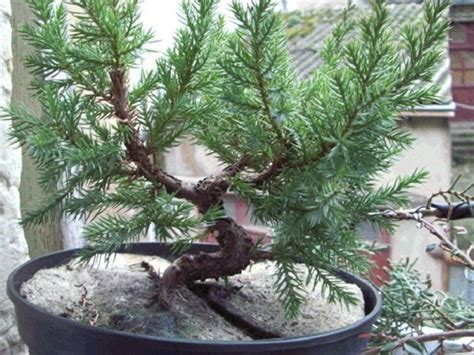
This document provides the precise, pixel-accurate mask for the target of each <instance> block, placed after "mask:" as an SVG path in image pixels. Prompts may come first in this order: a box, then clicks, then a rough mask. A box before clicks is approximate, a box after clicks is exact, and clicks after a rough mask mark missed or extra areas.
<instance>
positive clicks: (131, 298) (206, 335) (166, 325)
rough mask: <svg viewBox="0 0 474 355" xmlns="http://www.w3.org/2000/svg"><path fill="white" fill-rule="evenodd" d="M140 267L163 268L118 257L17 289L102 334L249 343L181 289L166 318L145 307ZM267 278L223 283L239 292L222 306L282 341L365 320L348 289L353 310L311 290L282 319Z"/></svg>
mask: <svg viewBox="0 0 474 355" xmlns="http://www.w3.org/2000/svg"><path fill="white" fill-rule="evenodd" d="M142 261H145V262H148V263H149V264H151V265H152V266H153V267H154V268H155V269H156V270H157V271H158V272H160V271H161V272H163V271H164V269H165V268H166V267H167V266H168V265H169V264H170V262H169V261H168V260H166V259H163V258H159V257H151V256H141V255H132V254H118V255H117V256H116V258H115V259H114V260H113V261H112V262H110V263H109V264H106V263H105V262H104V261H103V260H101V261H100V262H96V263H95V264H94V265H92V266H83V265H80V264H79V263H78V262H77V260H73V261H71V262H70V263H68V264H67V265H63V266H60V267H56V268H52V269H44V270H40V271H38V272H37V273H36V274H35V275H34V276H33V278H32V279H30V280H28V281H27V282H25V283H24V284H23V285H22V286H21V294H22V296H23V297H25V298H26V299H27V300H28V301H29V302H31V303H33V304H36V305H37V306H39V307H41V308H43V309H45V310H46V311H48V312H50V313H53V314H56V315H59V316H63V317H67V318H70V319H73V320H76V321H79V322H83V323H88V324H94V325H97V326H100V327H105V328H113V329H117V330H123V331H128V332H134V333H142V334H147V335H154V336H165V337H181V338H190V339H202V340H204V339H208V340H246V339H247V340H248V339H250V338H249V336H247V335H246V334H245V332H244V331H242V330H240V329H238V328H236V327H234V326H233V325H232V324H230V323H229V322H227V321H226V320H224V319H223V318H222V317H221V316H220V315H218V314H217V313H215V312H214V311H213V310H212V309H211V308H209V306H208V305H207V303H206V302H205V301H204V300H202V299H201V298H199V297H197V296H195V295H194V294H193V293H192V292H190V291H188V290H187V289H186V290H181V291H180V293H179V295H178V296H177V297H176V300H174V301H173V312H168V311H164V310H163V309H161V308H160V306H159V305H158V304H157V303H154V304H152V302H150V300H151V298H152V296H153V291H154V289H155V285H154V284H153V283H152V281H151V280H150V279H149V277H148V274H147V273H146V272H145V271H144V269H143V268H142V267H141V262H142ZM302 272H303V271H302ZM273 273H274V266H273V264H272V263H270V262H267V263H261V264H256V265H253V266H252V267H251V268H249V269H247V270H245V271H244V272H243V273H242V274H241V275H238V276H234V277H231V278H230V282H231V284H232V285H233V286H237V287H242V288H241V289H240V291H238V292H232V293H230V294H229V296H228V299H227V301H228V302H230V303H231V304H232V305H235V306H236V307H238V308H239V309H241V310H242V311H243V312H244V313H245V314H248V315H251V316H252V319H253V320H254V321H255V322H256V323H257V324H259V325H261V327H262V328H263V329H268V330H274V331H278V332H279V333H281V334H284V335H285V336H298V335H307V334H315V333H319V332H324V331H329V330H333V329H337V328H341V327H345V326H347V325H349V324H352V323H354V322H356V321H357V320H359V319H361V318H363V317H364V302H363V298H362V293H361V291H360V290H359V288H358V287H357V286H355V285H350V284H347V288H348V290H349V291H351V292H353V293H354V294H355V295H356V296H357V297H358V298H359V300H360V302H359V303H358V305H356V306H353V307H350V308H349V309H347V308H345V307H342V306H340V305H338V304H328V303H327V302H326V299H325V297H323V296H322V295H321V292H320V289H319V287H316V289H315V290H314V291H313V292H309V296H308V301H307V303H306V304H305V305H304V306H303V308H302V313H301V315H300V317H299V318H298V319H295V320H290V321H289V320H287V319H286V318H285V316H284V312H283V309H282V307H281V306H280V304H279V302H278V300H277V297H276V295H275V294H274V293H273V289H272V286H273V277H272V274H273ZM150 304H152V305H151V306H150ZM177 314H179V317H176V315H177Z"/></svg>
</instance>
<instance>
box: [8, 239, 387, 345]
mask: <svg viewBox="0 0 474 355" xmlns="http://www.w3.org/2000/svg"><path fill="white" fill-rule="evenodd" d="M160 246H161V247H166V248H169V249H170V246H171V244H170V243H160V242H141V243H127V244H124V245H123V246H122V247H121V248H120V250H119V251H118V252H117V253H131V254H138V255H157V254H156V253H148V254H146V253H144V252H143V251H145V250H146V249H149V248H150V247H151V248H153V247H155V248H156V247H160ZM134 248H138V249H144V250H141V251H142V252H140V251H136V250H134ZM130 249H132V250H130ZM203 249H204V250H206V251H212V250H217V245H216V244H211V243H194V244H193V246H192V249H191V252H192V251H193V250H195V251H199V250H203ZM80 250H81V248H77V249H69V250H62V251H57V252H53V253H49V254H46V255H43V256H40V257H38V258H34V259H31V260H29V261H27V262H26V263H23V264H22V265H20V266H18V267H17V268H16V269H15V270H13V271H12V272H11V273H10V275H9V277H8V280H7V295H8V297H9V298H10V300H11V301H12V302H13V303H14V305H15V307H17V306H22V307H25V308H29V309H30V310H31V312H32V313H34V315H35V316H39V317H44V318H46V320H47V321H48V320H54V321H55V322H61V323H64V325H65V326H69V327H77V328H79V329H82V330H84V331H90V332H92V331H93V332H95V333H96V334H98V335H99V334H100V335H103V336H119V337H131V338H135V339H136V340H140V339H142V340H144V341H154V342H161V343H163V344H165V343H167V344H170V345H171V344H176V343H179V344H182V345H189V346H190V347H201V346H205V347H208V346H209V345H212V346H226V347H228V346H229V345H232V346H237V347H239V348H242V349H243V348H246V347H252V348H253V349H255V347H256V346H257V347H260V346H261V347H262V348H265V349H267V350H268V349H269V346H270V347H271V346H272V345H274V346H278V347H279V346H282V345H285V346H286V347H287V348H291V347H292V345H294V346H295V347H296V346H298V347H301V346H302V345H307V346H312V345H314V344H326V343H331V342H334V341H337V340H339V339H345V338H348V337H350V336H353V335H355V334H359V333H360V329H362V328H363V327H364V325H365V324H372V323H373V322H374V321H375V318H376V317H377V316H378V314H379V313H380V311H381V308H382V298H381V295H380V293H379V292H378V291H377V289H376V288H375V287H374V286H373V285H372V284H370V283H369V282H368V281H366V280H364V279H362V278H360V277H358V276H356V275H353V274H350V273H347V272H344V271H340V270H338V271H337V273H338V274H339V276H341V277H342V278H343V279H344V280H345V281H346V282H349V283H355V284H357V286H358V287H359V288H361V286H363V287H364V288H365V289H366V290H364V289H362V288H361V291H362V292H363V296H364V302H365V303H366V304H367V301H366V298H367V297H368V294H367V293H368V292H369V293H371V294H372V296H373V297H374V298H375V305H374V307H373V309H372V310H371V311H370V312H369V314H366V315H365V317H363V318H362V319H360V320H358V321H357V322H354V323H352V324H350V325H348V326H345V327H342V328H338V329H335V330H331V331H327V332H322V333H317V334H313V335H303V336H293V337H286V338H273V339H260V340H197V339H188V338H166V337H159V336H150V335H145V334H136V333H129V332H125V331H120V330H113V329H107V328H102V327H96V326H92V325H89V324H83V323H80V322H78V321H74V320H71V319H68V318H65V317H61V316H57V315H54V314H52V313H49V312H47V311H45V310H43V309H42V308H40V307H39V306H37V305H35V304H33V303H31V302H29V301H27V300H26V299H25V298H24V297H22V296H21V294H20V292H19V290H20V287H21V285H22V284H23V282H25V281H27V280H28V279H29V278H31V276H32V275H33V274H34V273H36V272H37V271H39V270H41V269H46V268H50V267H54V265H56V266H59V265H63V264H65V263H66V262H67V261H69V260H70V259H71V258H72V257H74V256H76V255H77V253H78V251H80ZM187 252H189V250H188V251H187ZM50 259H58V260H59V261H56V262H55V263H53V264H52V265H51V266H48V267H39V268H38V267H36V264H41V263H43V262H45V261H47V260H50ZM25 269H32V270H34V272H30V273H29V275H30V276H29V278H21V279H18V278H19V277H20V276H18V274H19V273H20V272H26V271H25Z"/></svg>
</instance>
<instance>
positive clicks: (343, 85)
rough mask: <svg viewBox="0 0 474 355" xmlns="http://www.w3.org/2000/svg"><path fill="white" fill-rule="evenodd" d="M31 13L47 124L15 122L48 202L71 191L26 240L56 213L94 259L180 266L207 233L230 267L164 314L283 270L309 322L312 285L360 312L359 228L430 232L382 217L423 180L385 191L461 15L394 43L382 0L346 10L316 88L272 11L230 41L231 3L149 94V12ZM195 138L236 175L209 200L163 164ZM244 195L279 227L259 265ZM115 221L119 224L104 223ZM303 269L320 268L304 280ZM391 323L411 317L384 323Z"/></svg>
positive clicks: (205, 257)
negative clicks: (240, 216) (145, 252)
mask: <svg viewBox="0 0 474 355" xmlns="http://www.w3.org/2000/svg"><path fill="white" fill-rule="evenodd" d="M28 3H29V4H30V6H31V8H32V10H33V12H34V14H35V16H36V21H35V24H34V25H32V26H27V27H25V28H24V30H23V34H24V36H25V37H26V38H27V40H28V41H29V43H30V44H31V45H32V46H33V47H34V49H35V53H34V54H33V55H31V56H29V57H28V58H27V61H26V63H27V65H28V67H29V68H30V70H31V71H32V72H33V73H34V74H35V75H36V79H35V80H34V82H33V83H32V89H33V92H34V94H35V95H36V96H37V98H38V99H39V101H40V102H41V105H42V114H41V115H40V116H38V115H35V114H33V113H32V112H31V111H29V110H28V109H27V108H25V107H22V106H9V107H7V108H6V109H5V112H4V116H5V117H6V118H7V119H10V120H11V121H12V123H13V125H12V127H13V129H12V131H11V136H12V139H13V141H14V142H16V143H18V144H20V145H22V146H24V147H25V148H26V150H27V152H28V153H29V154H30V155H31V156H32V157H33V159H34V160H35V161H36V163H37V166H38V169H39V170H40V172H41V174H42V178H41V181H40V182H41V183H42V185H44V186H47V187H51V186H52V187H55V188H57V187H58V186H59V188H57V190H56V192H55V193H54V194H52V195H51V196H49V197H47V198H46V199H45V200H44V201H41V202H40V203H39V204H38V206H37V208H35V209H34V210H32V211H29V212H28V213H27V214H26V215H25V216H24V218H23V220H22V223H23V225H24V226H25V227H28V225H30V224H38V223H42V222H44V221H45V220H47V218H48V216H49V213H50V211H51V210H52V209H53V208H54V207H57V206H60V208H61V211H62V213H63V214H64V215H68V216H72V217H75V218H86V220H87V221H88V224H87V226H86V227H85V230H84V236H85V238H86V240H87V242H88V245H89V247H88V248H86V249H85V250H84V252H83V254H82V256H83V258H84V259H89V258H92V257H94V256H95V255H97V254H107V255H112V254H113V253H114V252H116V251H117V249H118V248H119V247H120V246H121V245H122V244H123V243H125V242H129V241H135V240H137V239H139V238H140V237H141V236H143V235H144V234H146V233H148V232H149V231H150V230H152V231H153V233H154V235H155V236H156V238H157V239H158V240H160V241H166V242H174V243H175V245H177V248H179V249H180V250H183V249H185V248H186V247H187V246H189V245H190V244H191V243H192V242H194V241H196V240H198V239H199V238H200V237H202V236H203V235H209V234H211V235H213V236H214V237H215V239H216V240H217V242H218V244H219V246H220V251H218V252H215V253H200V254H198V255H187V254H184V255H183V256H181V257H179V258H178V259H176V260H175V261H174V263H173V264H172V265H171V266H170V267H169V268H168V269H167V270H166V271H165V272H164V273H163V274H162V275H160V276H158V275H156V277H157V278H159V280H160V281H159V282H160V285H161V288H160V293H161V294H160V297H161V298H162V300H163V301H164V304H166V303H169V302H172V301H173V295H175V292H176V291H177V290H179V289H180V288H183V287H188V286H190V285H192V284H193V283H194V282H196V281H199V280H206V279H217V278H224V279H225V278H226V277H228V276H231V275H235V274H238V273H240V272H241V271H242V270H244V269H245V268H246V267H247V266H248V265H250V264H251V263H252V262H256V261H259V260H266V259H270V258H271V259H273V260H275V262H276V265H277V282H276V285H275V289H276V291H277V292H278V294H279V297H280V300H281V302H282V304H283V306H284V308H285V310H286V312H287V314H288V316H295V315H296V314H297V313H298V311H299V308H300V305H301V304H302V303H303V302H304V301H305V298H306V293H305V287H304V286H305V284H316V283H320V284H322V286H323V290H324V291H325V292H326V294H327V295H328V299H329V301H333V302H336V301H337V302H342V303H346V304H350V303H354V302H355V299H354V296H353V295H352V294H351V293H348V292H347V291H346V290H345V289H344V287H343V286H342V285H341V281H340V280H339V278H338V277H337V274H336V272H335V268H336V267H338V268H344V269H348V270H350V271H353V272H356V273H362V272H365V271H367V270H368V269H369V268H370V263H369V262H368V261H367V260H366V258H365V257H364V256H362V255H361V253H360V248H361V243H360V241H359V239H358V237H357V234H356V226H357V225H358V224H359V223H361V222H366V221H368V222H370V223H373V224H375V225H378V226H380V227H383V228H391V227H393V224H392V220H393V219H415V220H417V221H418V222H419V223H422V224H423V225H424V226H425V227H426V226H428V224H427V223H425V222H424V220H421V219H420V217H419V214H410V213H408V214H407V213H405V214H403V213H402V212H403V210H390V211H382V212H377V213H372V212H373V211H379V210H381V209H383V208H384V207H385V206H392V205H395V206H403V205H406V204H408V202H409V199H408V198H407V196H406V192H407V190H408V189H409V188H412V187H413V186H416V184H417V183H419V182H421V181H422V180H423V179H424V177H425V176H426V173H425V172H423V171H415V172H413V174H411V175H408V176H405V177H401V178H399V179H397V180H396V181H395V182H394V183H391V184H386V185H383V186H382V187H378V185H377V181H378V179H379V177H380V174H381V173H383V172H384V171H386V170H388V169H389V168H390V167H391V166H392V164H393V161H394V158H395V157H396V156H397V155H398V154H399V153H400V152H401V151H403V149H404V148H406V147H407V146H409V144H410V143H411V141H412V138H411V137H410V136H409V134H408V133H407V132H405V131H404V130H403V129H401V128H400V126H399V124H398V113H399V112H400V111H401V110H407V109H411V108H413V107H415V106H417V105H422V104H429V103H432V102H433V101H435V100H436V93H437V88H436V87H434V86H433V85H431V80H432V77H433V74H434V71H435V68H436V66H437V64H438V62H439V60H440V58H441V56H442V51H443V47H442V43H443V42H444V40H445V38H446V32H447V29H448V23H447V21H446V19H445V15H444V14H445V12H446V10H447V8H448V6H449V1H447V0H433V1H427V2H426V3H425V4H424V19H423V21H422V22H421V23H414V24H409V25H406V26H404V27H403V28H402V29H401V30H400V33H399V34H397V35H396V36H395V35H394V34H393V32H392V31H391V30H390V29H389V23H390V21H391V19H390V16H389V11H388V10H387V6H386V2H385V1H381V0H377V1H372V2H371V11H370V12H369V14H368V15H366V16H363V17H360V18H359V19H355V18H354V17H351V16H349V13H350V12H351V11H354V8H353V7H352V6H350V7H349V8H348V9H347V10H346V11H345V13H344V15H343V18H342V20H341V22H340V24H339V25H338V26H336V27H335V30H334V31H333V34H332V35H331V36H330V37H329V38H328V39H327V40H326V42H325V45H324V47H323V49H322V50H321V52H320V53H319V55H320V56H321V59H322V60H323V65H322V66H321V67H320V68H319V69H317V70H316V71H315V72H314V73H313V74H312V75H311V76H310V77H309V78H308V79H306V80H299V79H298V78H297V75H296V73H295V72H294V70H293V68H292V64H291V60H290V58H289V54H288V51H287V42H286V33H285V25H284V23H283V21H282V18H281V16H280V15H279V14H278V13H276V12H275V11H274V6H273V5H272V3H271V1H270V0H254V1H253V2H252V4H251V5H250V6H248V7H244V6H243V5H242V4H240V3H239V2H238V1H234V2H233V3H232V12H233V14H234V17H235V20H236V23H237V29H236V30H235V31H233V32H226V31H225V30H224V29H223V26H222V21H221V20H219V19H218V18H217V16H216V15H215V8H216V4H217V0H199V1H198V0H195V1H183V3H182V4H183V5H182V19H183V27H182V28H181V29H180V30H179V31H178V33H177V35H176V36H175V42H174V46H172V48H170V49H169V50H168V51H167V52H166V55H165V56H163V57H162V58H160V59H159V60H158V61H157V63H156V67H155V68H154V69H153V70H151V71H150V72H143V73H142V76H141V79H140V80H139V81H138V82H137V83H131V82H130V79H129V75H130V71H131V70H133V69H134V68H135V67H136V66H137V65H138V63H139V59H140V57H141V56H142V55H144V53H145V52H146V45H147V43H148V42H149V41H151V40H152V38H153V35H152V33H150V32H149V31H147V30H145V29H144V28H143V27H142V26H141V24H140V21H139V2H138V0H123V1H119V0H71V3H72V4H73V5H75V6H77V7H78V8H80V9H81V11H78V12H77V13H76V14H75V15H76V22H75V23H74V24H72V25H71V26H70V27H68V24H67V18H66V17H67V14H66V10H65V7H64V6H63V5H59V6H55V4H54V3H55V1H53V0H28ZM185 137H193V139H194V141H195V143H196V144H200V145H203V146H204V147H206V148H207V149H209V151H210V152H212V153H213V154H214V155H215V156H216V157H218V159H219V160H220V162H221V164H222V166H223V170H222V172H221V173H220V174H218V175H215V176H208V177H205V178H204V179H202V180H200V181H199V182H197V183H185V182H183V181H181V180H180V179H178V178H177V177H175V176H172V175H170V174H169V173H167V172H166V171H165V170H164V168H163V166H161V165H160V164H159V161H158V160H157V159H156V157H157V156H160V155H161V154H163V153H164V152H166V151H167V150H169V149H170V148H171V147H173V146H175V145H177V144H179V142H180V141H181V140H182V139H184V138H185ZM230 190H231V191H233V192H235V193H236V194H237V195H238V196H239V197H240V198H242V199H244V200H246V201H247V202H248V203H249V205H252V206H253V207H254V217H255V218H256V219H258V220H259V221H261V222H262V223H264V224H266V225H268V226H269V227H271V228H272V232H273V233H272V243H271V244H270V245H268V246H265V248H264V249H263V250H262V249H259V248H258V247H259V245H258V243H255V242H254V241H253V240H252V238H251V237H250V236H249V235H248V233H247V232H246V231H245V230H244V229H243V228H242V227H241V226H240V225H238V224H237V223H236V222H235V221H234V220H233V219H232V218H231V217H230V216H228V215H227V214H226V211H225V210H224V207H223V206H224V203H223V197H224V194H225V193H226V192H227V191H230ZM108 208H112V209H113V210H114V211H116V213H113V214H110V215H103V214H101V212H102V211H104V210H105V209H108ZM430 208H431V206H430V205H428V206H427V209H428V210H429V209H430ZM196 211H197V213H195V212H196ZM125 212H127V213H125ZM418 212H419V211H417V213H418ZM403 216H405V217H407V216H410V218H401V217H403ZM413 216H415V217H413ZM387 217H389V218H387ZM411 217H413V218H411ZM445 244H446V243H444V244H443V245H445ZM451 250H452V251H453V252H454V251H455V250H454V249H453V248H451ZM455 254H458V255H459V253H458V251H456V252H455ZM465 261H466V260H465ZM466 262H467V261H466ZM297 263H303V264H305V265H306V266H307V267H308V270H309V276H308V277H307V278H305V279H302V278H301V275H299V274H298V271H297V267H296V264H297ZM394 270H398V269H394ZM412 281H415V283H416V279H414V280H412ZM390 287H392V286H390V285H389V286H387V288H386V289H385V291H384V292H385V293H386V294H387V295H389V299H390V300H393V302H397V301H396V300H397V298H396V297H395V296H394V295H395V294H396V292H399V291H400V290H405V288H401V289H399V288H396V290H397V291H392V289H391V288H390ZM393 287H394V286H393ZM417 287H418V286H417ZM417 290H418V289H417ZM413 292H415V291H413ZM416 292H418V291H416ZM426 292H428V291H426ZM426 292H425V293H426ZM426 297H428V295H427V296H426ZM420 302H423V301H422V300H421V301H420ZM410 307H411V306H410ZM423 309H424V308H423ZM423 309H421V310H420V312H422V313H423ZM401 311H402V310H400V312H401ZM420 314H421V313H420ZM384 317H385V318H386V319H387V320H390V321H392V320H393V319H392V318H394V317H398V313H390V310H389V309H388V310H386V313H385V314H384ZM403 319H407V320H408V321H411V320H412V319H414V318H403ZM410 325H412V324H411V323H410ZM388 326H389V327H392V324H390V325H388ZM379 327H380V325H379ZM380 329H382V330H381V333H380V334H382V333H384V332H385V331H388V332H390V331H393V328H387V329H385V328H380ZM397 329H398V328H397ZM415 329H416V328H415ZM375 344H378V343H375Z"/></svg>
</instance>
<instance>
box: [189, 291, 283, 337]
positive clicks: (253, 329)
mask: <svg viewBox="0 0 474 355" xmlns="http://www.w3.org/2000/svg"><path fill="white" fill-rule="evenodd" d="M192 291H193V292H194V293H195V294H196V295H198V296H199V297H201V298H202V299H203V300H204V301H206V303H207V304H208V305H209V307H210V308H211V309H212V310H214V311H215V312H216V313H217V314H219V315H220V316H221V317H222V318H224V319H225V320H226V321H228V322H229V323H230V324H232V325H233V326H234V327H236V328H238V329H240V330H241V331H243V332H244V333H245V334H246V335H247V336H249V337H251V338H252V339H254V340H259V339H272V338H282V337H283V335H282V334H281V333H280V332H278V331H276V330H272V329H264V328H262V327H261V326H260V325H259V324H258V322H257V321H256V320H255V319H253V317H252V315H250V314H245V313H243V312H242V311H241V310H239V309H238V308H237V307H235V306H234V305H233V304H232V303H231V302H229V298H230V297H232V294H233V293H235V292H238V291H239V289H234V288H227V287H223V286H221V285H218V284H209V283H206V284H204V283H201V284H196V285H195V286H194V287H193V289H192Z"/></svg>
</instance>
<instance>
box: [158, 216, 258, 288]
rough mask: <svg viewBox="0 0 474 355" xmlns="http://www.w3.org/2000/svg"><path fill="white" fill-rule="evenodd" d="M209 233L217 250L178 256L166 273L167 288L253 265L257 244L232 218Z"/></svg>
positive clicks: (228, 273) (223, 274)
mask: <svg viewBox="0 0 474 355" xmlns="http://www.w3.org/2000/svg"><path fill="white" fill-rule="evenodd" d="M210 232H211V233H212V234H213V236H214V237H215V238H216V240H217V242H218V243H219V245H220V246H221V249H220V250H219V251H218V252H215V253H203V252H201V253H199V254H197V255H186V254H185V255H183V256H181V257H179V258H178V259H176V260H175V261H174V262H173V264H172V265H171V266H170V267H168V269H166V270H165V272H164V273H163V277H162V282H163V286H164V289H170V288H176V287H179V286H182V285H190V284H192V282H194V281H196V280H205V279H218V278H220V277H223V276H231V275H236V274H239V273H240V272H241V271H242V270H244V269H245V268H246V267H247V266H248V265H249V264H250V261H251V260H252V251H253V250H254V243H253V241H252V238H251V237H250V236H249V235H248V234H247V232H246V231H245V230H244V229H243V228H242V227H241V226H239V225H238V224H237V223H236V222H235V221H234V220H233V219H231V218H225V219H221V220H219V221H218V222H217V223H216V224H215V225H214V226H213V227H212V228H210Z"/></svg>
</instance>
